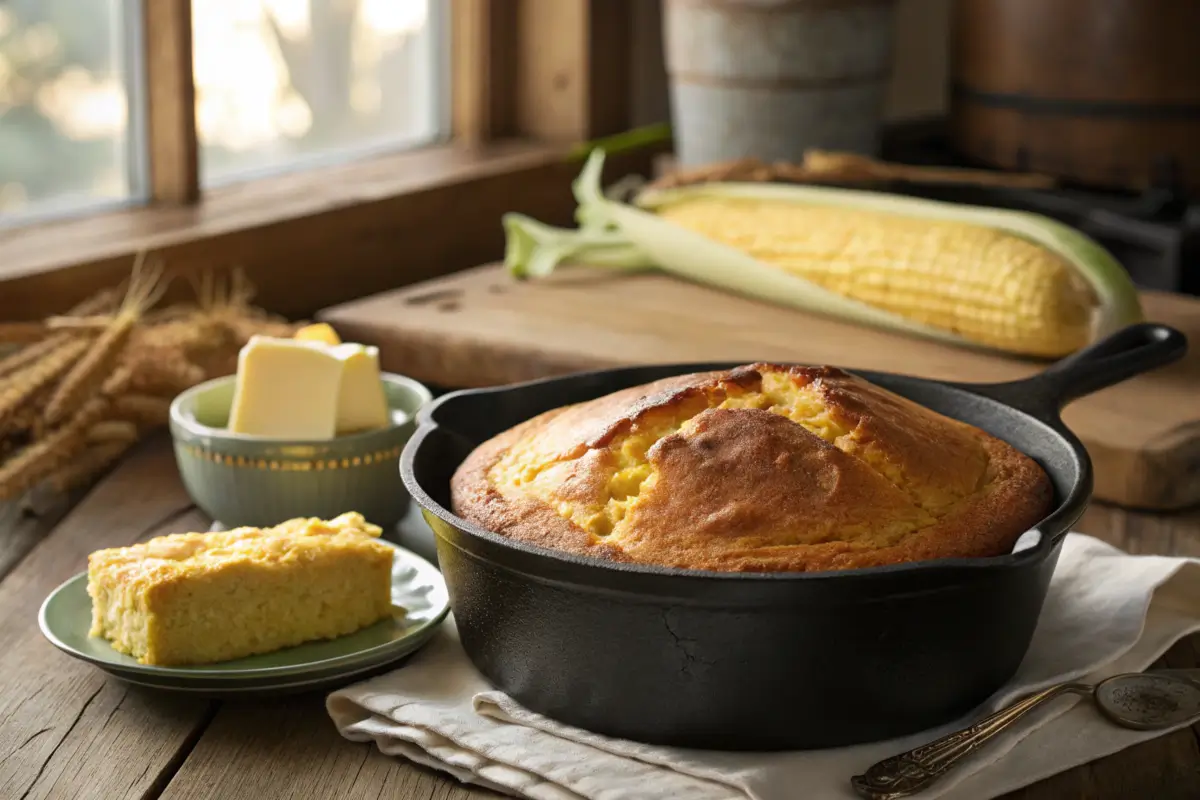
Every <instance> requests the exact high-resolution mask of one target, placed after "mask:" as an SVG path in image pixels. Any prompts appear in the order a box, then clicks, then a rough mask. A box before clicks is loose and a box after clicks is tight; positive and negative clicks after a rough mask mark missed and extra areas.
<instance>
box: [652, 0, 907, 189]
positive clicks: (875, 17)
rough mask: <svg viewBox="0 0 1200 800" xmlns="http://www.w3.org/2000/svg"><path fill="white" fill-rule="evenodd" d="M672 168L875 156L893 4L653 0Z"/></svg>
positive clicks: (869, 0)
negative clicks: (815, 155)
mask: <svg viewBox="0 0 1200 800" xmlns="http://www.w3.org/2000/svg"><path fill="white" fill-rule="evenodd" d="M664 12H665V13H664V18H663V31H664V49H665V53H666V62H667V73H668V75H669V78H670V97H671V117H672V123H673V128H674V132H675V149H676V155H677V157H678V159H679V164H680V166H682V167H690V166H698V165H701V164H708V163H711V162H714V161H725V160H729V159H736V158H745V157H754V158H760V159H763V160H764V161H793V162H797V163H798V162H800V161H801V160H803V158H804V151H805V150H806V149H808V148H810V147H819V148H823V149H827V150H849V151H852V152H857V153H863V154H866V155H871V154H875V153H876V152H877V151H878V148H879V134H880V119H881V117H882V113H883V103H884V98H885V94H886V91H887V83H888V78H889V75H890V72H891V54H892V14H893V0H665V2H664Z"/></svg>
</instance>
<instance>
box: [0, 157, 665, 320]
mask: <svg viewBox="0 0 1200 800" xmlns="http://www.w3.org/2000/svg"><path fill="white" fill-rule="evenodd" d="M568 152H569V149H568V148H567V147H563V146H552V145H546V144H539V143H530V142H524V141H501V142H495V143H491V144H488V145H486V146H480V147H471V148H468V147H464V146H456V145H445V146H438V147H432V148H428V149H423V150H419V151H411V152H406V153H397V154H389V155H385V156H380V157H377V158H371V159H366V160H360V161H354V162H348V163H345V164H341V165H337V166H329V167H324V168H320V169H306V170H304V171H298V172H293V173H288V174H281V175H276V176H272V177H266V178H260V179H256V180H253V181H247V182H244V183H239V184H232V185H228V186H224V187H219V188H215V189H212V190H209V191H206V192H205V194H204V197H203V199H202V200H201V202H199V203H198V204H196V205H193V206H175V207H155V206H151V207H146V208H138V209H130V210H125V211H119V212H109V213H103V214H97V215H94V216H88V217H83V218H78V219H72V220H66V221H56V222H47V223H44V224H40V225H31V226H27V227H19V228H12V229H0V319H7V320H24V319H36V318H39V317H42V316H45V315H48V314H52V313H56V312H59V311H61V310H62V309H64V308H65V307H67V306H69V305H71V304H72V303H74V302H77V301H78V300H80V299H82V298H83V297H85V296H87V295H88V294H90V293H92V292H94V291H96V290H98V289H100V288H102V287H104V286H111V285H115V284H116V283H118V282H119V281H121V280H122V279H123V278H124V277H125V276H126V275H127V274H128V270H129V268H130V266H131V263H132V260H133V257H134V255H135V254H136V253H138V252H139V251H142V250H146V251H151V252H153V253H155V254H157V255H159V256H161V257H162V259H163V261H164V262H165V263H166V264H167V265H168V267H170V268H171V269H173V270H175V271H179V272H182V273H188V272H197V271H200V270H203V269H205V268H214V269H228V268H230V267H233V266H238V267H241V268H242V269H244V270H245V272H246V274H247V275H248V276H249V278H250V279H251V281H252V282H253V283H254V284H255V285H256V286H257V287H258V295H257V297H256V302H257V303H259V304H261V305H263V306H265V307H267V308H269V309H271V310H273V311H277V312H279V313H283V314H287V315H289V316H294V317H296V316H309V315H311V314H312V313H313V312H314V311H316V310H317V309H319V308H323V307H325V306H328V305H331V304H334V303H339V302H343V301H346V300H350V299H353V298H356V297H361V296H364V295H367V294H373V293H375V292H379V291H383V290H386V289H389V288H394V287H396V286H401V285H404V284H407V283H412V282H414V281H418V280H423V279H426V278H430V277H434V276H436V275H441V274H445V273H447V272H452V271H454V270H458V269H463V268H466V267H470V266H474V265H476V264H479V263H483V262H485V261H488V260H494V259H496V258H497V257H498V256H499V255H500V254H501V253H502V252H503V242H504V236H503V230H502V228H501V225H500V217H501V215H502V214H504V213H505V212H507V211H522V212H525V213H528V214H531V215H534V216H536V217H538V218H539V219H544V220H546V221H549V222H553V223H556V224H564V225H568V224H571V219H572V212H573V209H574V203H573V201H572V198H571V194H570V181H571V180H572V179H573V178H574V177H575V175H576V174H577V173H578V171H579V168H580V166H581V164H580V163H579V162H578V161H577V160H572V159H570V158H568V155H567V154H568ZM660 152H661V148H659V149H655V148H646V150H645V152H637V153H629V154H626V155H622V156H618V157H614V158H611V159H610V163H609V165H608V167H609V170H606V172H607V173H608V174H609V175H610V176H611V175H622V174H627V173H629V172H640V173H642V174H649V169H650V164H651V159H652V158H653V157H654V156H655V155H656V154H657V153H660ZM180 283H183V282H180ZM173 291H174V292H175V293H178V294H179V295H180V296H185V295H186V293H187V291H188V289H187V287H186V284H184V285H176V286H175V287H174V289H173Z"/></svg>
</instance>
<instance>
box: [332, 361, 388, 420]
mask: <svg viewBox="0 0 1200 800" xmlns="http://www.w3.org/2000/svg"><path fill="white" fill-rule="evenodd" d="M331 349H332V350H333V352H334V354H335V355H336V356H337V357H338V358H339V359H341V361H342V365H343V367H342V382H341V388H340V390H339V392H338V403H337V421H336V424H335V426H334V427H335V430H336V432H337V433H338V434H339V435H340V434H343V433H354V432H356V431H366V430H374V429H376V428H384V427H387V425H388V423H389V422H390V421H391V414H390V412H389V411H388V403H387V396H386V395H385V394H384V391H383V378H382V376H381V375H380V373H379V348H377V347H368V346H365V345H361V344H342V345H338V346H336V347H333V348H331Z"/></svg>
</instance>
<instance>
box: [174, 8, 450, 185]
mask: <svg viewBox="0 0 1200 800" xmlns="http://www.w3.org/2000/svg"><path fill="white" fill-rule="evenodd" d="M445 8H446V4H445V2H438V1H437V0H351V1H350V2H347V0H203V2H196V3H193V5H192V37H193V59H194V64H195V83H196V125H197V129H198V133H199V140H200V148H201V149H200V174H201V181H202V183H204V184H206V185H208V184H214V183H219V182H221V181H222V180H225V179H229V178H233V177H237V176H242V175H245V174H246V173H254V172H259V171H269V170H271V169H272V168H277V167H280V166H285V165H288V164H293V165H295V164H304V163H313V162H319V161H321V160H323V159H325V160H327V159H328V158H329V157H337V156H338V155H339V154H340V155H341V156H342V157H346V156H352V155H354V154H355V153H361V152H363V151H370V150H377V149H381V148H387V149H397V148H404V147H413V146H420V145H425V144H429V143H430V142H432V141H434V140H436V139H437V138H438V137H439V136H440V134H442V133H443V129H444V128H445V125H444V124H443V119H442V117H443V116H444V114H443V112H442V109H443V107H445V105H446V104H445V103H443V102H442V100H443V96H444V94H445V90H444V87H443V86H442V85H441V80H442V77H443V74H444V72H445V70H444V69H442V68H441V64H440V62H441V61H442V59H443V57H444V55H445V53H446V51H447V49H448V45H449V42H448V37H447V36H446V35H445V34H446V26H445V24H444V20H442V19H441V17H440V14H439V12H442V11H444V10H445Z"/></svg>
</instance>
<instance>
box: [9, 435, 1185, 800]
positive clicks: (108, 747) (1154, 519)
mask: <svg viewBox="0 0 1200 800" xmlns="http://www.w3.org/2000/svg"><path fill="white" fill-rule="evenodd" d="M68 506H69V504H66V503H64V504H61V506H60V507H59V508H57V509H53V510H52V511H51V512H49V513H48V514H47V515H45V516H44V517H42V518H41V520H32V519H22V520H18V521H17V522H16V524H15V527H14V526H13V523H11V522H8V523H6V524H5V529H4V530H3V531H0V644H2V647H0V798H12V799H13V800H17V798H20V800H34V798H46V797H63V798H85V797H86V798H103V800H119V798H158V797H162V798H165V799H166V798H169V799H170V800H176V798H202V799H203V800H208V799H209V798H221V800H239V799H240V798H246V799H247V800H265V799H266V798H276V797H281V798H282V797H287V798H301V799H304V798H313V800H317V799H318V798H320V799H321V800H324V798H333V797H338V798H372V799H373V798H405V799H410V798H411V799H412V800H417V799H418V798H419V799H420V800H425V798H431V799H432V798H438V800H455V799H456V798H475V797H497V796H498V795H495V794H493V793H491V792H487V791H482V790H479V789H471V788H466V787H463V786H462V785H460V784H458V783H456V782H454V781H452V780H449V779H447V778H444V777H442V776H441V775H440V774H439V773H435V772H432V771H429V770H426V769H422V768H420V767H416V766H413V765H412V764H409V763H406V762H403V761H400V760H397V759H394V758H389V757H387V756H384V755H382V754H380V753H379V751H378V750H377V749H376V748H375V747H374V745H368V744H353V743H351V742H348V741H345V740H344V739H342V738H341V737H340V736H339V735H338V733H337V732H336V730H334V727H333V724H332V723H331V722H330V720H329V718H328V717H327V716H326V715H325V710H324V706H323V696H321V695H316V694H313V695H297V696H292V697H287V698H277V699H262V700H238V701H231V700H225V701H215V700H206V699H200V698H196V697H190V696H186V695H172V694H167V693H158V692H155V691H151V690H143V689H139V688H137V687H133V686H127V685H124V684H122V683H119V682H117V681H115V680H113V679H110V678H107V677H105V675H104V674H103V673H101V672H99V671H98V670H96V669H94V668H92V667H90V666H88V665H86V664H83V663H81V662H78V661H75V660H73V659H71V658H68V657H67V656H65V655H63V654H61V653H59V652H58V651H57V650H55V649H54V648H53V647H51V646H50V644H48V643H47V642H46V641H45V640H44V639H43V638H42V636H41V634H40V633H39V631H38V627H37V611H38V607H39V605H40V604H41V602H42V600H43V598H45V596H46V595H47V594H48V593H49V592H50V591H51V590H52V589H53V588H54V587H55V586H57V585H58V584H59V583H60V582H62V581H63V580H65V579H67V578H68V577H70V576H71V575H73V574H75V573H77V572H79V571H80V570H82V569H83V568H84V566H85V563H86V558H87V554H88V553H89V552H91V551H92V550H95V549H98V548H100V547H108V546H118V545H126V544H130V543H132V542H135V541H137V540H139V539H145V538H147V537H150V536H154V535H157V534H160V533H168V532H177V531H183V530H206V529H207V528H208V524H209V520H208V519H206V518H205V517H204V515H203V514H202V513H200V512H199V511H197V510H196V508H195V507H194V506H193V505H192V504H191V502H190V501H189V499H188V497H187V495H186V493H185V492H184V490H183V486H182V485H181V484H180V482H179V479H178V476H177V474H176V472H175V465H174V460H173V458H172V456H171V453H170V448H169V445H168V443H167V441H166V440H165V439H161V438H160V439H158V440H154V441H150V442H147V443H146V444H145V445H143V446H142V447H141V448H139V449H138V450H137V451H135V452H134V453H133V454H131V455H130V456H129V457H128V458H127V459H126V460H125V461H124V463H123V464H121V466H119V467H118V468H117V470H116V471H115V472H114V473H113V474H112V475H110V476H109V477H108V478H106V479H105V480H104V481H103V482H102V483H100V484H99V485H98V486H97V487H96V488H95V489H93V490H92V491H91V492H90V493H89V494H88V495H87V496H86V497H84V498H83V499H82V500H81V501H79V502H77V503H75V504H74V507H68ZM416 524H419V523H417V521H416V518H414V519H412V520H410V521H409V524H408V527H406V528H405V529H404V530H403V532H402V539H406V540H407V537H410V536H415V537H416V539H420V537H421V533H420V531H419V529H417V528H415V527H413V526H414V525H416ZM1080 528H1081V529H1082V530H1084V531H1087V532H1089V533H1091V534H1093V535H1096V536H1099V537H1101V538H1103V539H1106V540H1108V541H1110V542H1112V543H1114V544H1116V545H1118V546H1121V547H1123V548H1125V549H1127V550H1130V551H1132V552H1139V553H1146V552H1150V553H1181V554H1187V555H1192V556H1200V512H1196V511H1193V512H1189V513H1184V514H1176V515H1171V516H1160V515H1148V514H1135V513H1125V512H1122V511H1119V510H1115V509H1112V508H1105V507H1099V506H1096V507H1093V508H1092V509H1091V510H1089V512H1088V514H1087V516H1086V517H1085V518H1084V520H1083V522H1082V524H1081V525H1080ZM416 539H414V541H416ZM1164 661H1165V662H1166V663H1167V664H1169V665H1170V666H1173V667H1196V666H1200V636H1193V637H1191V638H1190V639H1188V640H1185V641H1183V642H1181V643H1180V644H1179V645H1177V646H1176V647H1175V648H1173V649H1172V650H1171V652H1170V653H1168V654H1167V656H1166V658H1165V659H1164ZM1010 797H1012V798H1022V800H1034V798H1037V799H1038V800H1043V799H1044V800H1051V798H1053V800H1073V799H1074V798H1088V800H1117V798H1123V799H1129V800H1143V799H1144V800H1149V799H1150V798H1154V800H1195V798H1198V797H1200V726H1196V727H1193V728H1192V729H1189V730H1182V731H1178V732H1176V733H1174V734H1172V735H1170V736H1164V737H1161V738H1159V739H1156V740H1154V741H1151V742H1147V743H1145V744H1142V745H1139V746H1137V747H1133V748H1130V749H1128V750H1125V751H1123V752H1121V753H1118V754H1116V755H1114V756H1111V757H1109V758H1105V759H1103V760H1101V761H1098V762H1095V763H1093V764H1089V765H1086V766H1084V767H1080V768H1078V769H1074V770H1071V771H1070V772H1067V773H1063V774H1061V775H1058V776H1055V777H1053V778H1050V779H1048V780H1046V781H1043V782H1041V783H1039V784H1037V785H1035V786H1032V787H1029V788H1027V789H1025V790H1023V791H1020V792H1017V793H1015V794H1013V795H1010Z"/></svg>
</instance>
